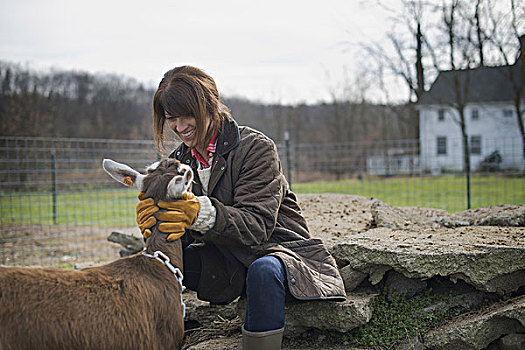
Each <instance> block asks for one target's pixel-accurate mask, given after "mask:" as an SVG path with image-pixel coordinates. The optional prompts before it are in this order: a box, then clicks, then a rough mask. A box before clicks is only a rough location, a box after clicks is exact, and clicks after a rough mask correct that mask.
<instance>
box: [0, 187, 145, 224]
mask: <svg viewBox="0 0 525 350" xmlns="http://www.w3.org/2000/svg"><path fill="white" fill-rule="evenodd" d="M137 202H138V199H137V192H136V191H134V190H131V189H109V190H108V189H103V190H90V191H85V192H68V193H58V195H57V198H56V210H55V211H54V209H53V208H54V205H53V196H52V195H51V193H49V192H31V193H20V192H17V193H2V194H0V214H1V217H2V222H3V223H38V224H46V225H50V224H53V223H56V224H59V225H64V224H66V225H93V224H97V225H118V226H133V225H135V224H136V223H135V206H136V205H137ZM54 212H55V213H56V215H54ZM54 218H56V220H54ZM54 221H55V222H54Z"/></svg>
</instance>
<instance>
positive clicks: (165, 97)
mask: <svg viewBox="0 0 525 350" xmlns="http://www.w3.org/2000/svg"><path fill="white" fill-rule="evenodd" d="M153 108H154V117H153V119H154V130H155V140H156V143H157V147H158V148H159V151H160V149H161V148H162V147H164V142H163V140H164V139H163V136H164V128H165V126H168V127H169V129H171V130H172V131H173V132H175V134H176V135H177V136H178V137H179V138H180V139H181V141H182V143H181V145H180V146H179V147H178V148H177V149H176V150H175V151H174V152H173V153H172V154H171V155H170V157H175V158H176V159H178V160H180V161H181V162H183V163H186V164H189V165H190V166H191V167H192V168H193V170H194V173H195V174H196V176H195V184H194V186H193V192H194V194H195V195H196V196H197V197H196V199H193V200H191V199H190V200H180V201H174V202H170V203H164V205H159V206H161V207H163V208H165V209H168V211H167V212H164V213H156V214H155V217H156V218H157V219H158V220H161V221H163V222H165V223H164V224H163V228H161V231H163V232H165V233H166V234H167V235H168V236H167V238H168V239H169V240H172V239H178V238H179V237H180V236H181V235H182V240H183V247H184V249H183V250H184V253H183V254H184V276H185V278H184V283H185V285H186V287H187V288H188V289H190V290H194V291H197V296H198V298H199V299H201V300H205V301H209V302H211V303H216V304H226V303H230V302H231V301H233V300H234V299H235V298H237V297H238V296H241V295H245V296H246V301H247V307H246V317H245V321H244V325H243V327H242V332H243V349H255V350H256V349H280V346H281V341H282V334H283V330H284V305H285V300H287V299H289V300H293V299H297V300H321V299H330V300H344V299H345V293H344V287H343V283H342V280H341V277H340V275H339V273H338V270H337V268H336V266H335V261H334V259H333V258H332V257H331V256H330V254H329V253H328V251H327V249H326V248H325V247H324V245H323V244H322V242H321V241H320V240H318V239H312V238H311V237H310V234H309V232H308V228H307V225H306V221H305V219H304V218H303V217H302V215H301V210H300V208H299V206H298V204H297V200H296V197H295V195H294V193H293V192H291V191H290V188H289V186H288V183H287V181H286V179H285V177H284V174H283V171H282V168H281V163H280V161H279V156H278V154H277V149H276V147H275V144H274V142H273V141H272V140H270V139H269V138H268V137H266V136H265V135H264V134H262V133H261V132H258V131H256V130H253V129H251V128H249V127H245V126H238V125H237V123H236V122H235V121H234V120H233V118H232V117H231V116H230V113H229V111H228V109H227V108H226V106H224V105H223V104H222V102H221V100H220V97H219V93H218V91H217V88H216V86H215V82H214V80H213V79H212V78H211V77H210V76H209V75H207V74H206V73H204V72H203V71H201V70H199V69H197V68H194V67H190V66H183V67H177V68H174V69H172V70H170V71H168V72H167V73H166V74H165V75H164V78H163V79H162V81H161V82H160V84H159V87H158V90H157V92H156V93H155V96H154V100H153ZM141 199H142V201H141V202H140V203H139V205H138V207H137V214H138V216H137V220H138V222H139V226H140V227H141V230H142V231H143V234H146V235H147V232H148V227H151V226H152V225H153V224H154V222H155V220H152V219H151V217H150V215H151V213H152V212H154V211H156V210H157V209H158V208H157V207H154V206H153V204H152V201H151V200H149V201H148V200H147V199H143V198H141ZM145 211H146V212H148V213H149V214H148V215H144V214H143V213H144V212H145ZM148 219H149V220H148ZM185 229H187V230H185ZM184 232H185V234H184Z"/></svg>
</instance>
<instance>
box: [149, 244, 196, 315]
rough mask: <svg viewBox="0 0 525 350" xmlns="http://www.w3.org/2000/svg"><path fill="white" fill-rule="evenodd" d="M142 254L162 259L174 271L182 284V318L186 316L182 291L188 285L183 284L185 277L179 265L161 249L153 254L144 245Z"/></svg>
mask: <svg viewBox="0 0 525 350" xmlns="http://www.w3.org/2000/svg"><path fill="white" fill-rule="evenodd" d="M142 255H144V256H145V257H148V258H152V259H155V260H158V261H160V262H161V263H162V264H163V265H166V267H167V268H168V269H170V271H171V272H172V273H173V275H174V276H175V278H176V279H177V282H179V284H180V304H181V306H182V318H185V317H186V304H184V301H183V300H182V292H184V290H185V289H186V287H184V286H183V285H182V280H183V279H184V275H183V274H182V272H181V271H180V269H179V268H178V267H175V266H173V264H172V263H171V262H170V258H169V257H168V256H167V255H166V254H164V253H163V252H161V251H160V250H157V251H155V252H154V253H153V254H149V253H146V247H144V249H143V250H142Z"/></svg>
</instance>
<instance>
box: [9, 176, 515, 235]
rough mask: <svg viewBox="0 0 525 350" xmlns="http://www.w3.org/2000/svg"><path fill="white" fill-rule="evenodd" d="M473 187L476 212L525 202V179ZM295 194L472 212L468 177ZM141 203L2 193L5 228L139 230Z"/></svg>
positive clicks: (111, 195) (347, 183) (342, 184)
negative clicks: (60, 226) (336, 195)
mask: <svg viewBox="0 0 525 350" xmlns="http://www.w3.org/2000/svg"><path fill="white" fill-rule="evenodd" d="M471 183H472V187H471V198H472V199H471V207H472V208H479V207H485V206H489V205H492V206H494V205H500V204H523V203H525V178H517V177H514V178H512V177H499V176H483V177H481V176H480V177H473V178H472V181H471ZM293 190H294V192H296V193H342V194H352V195H360V196H367V197H374V198H378V199H380V200H382V201H384V202H386V203H388V204H391V205H394V206H422V207H431V208H441V209H445V210H448V211H450V212H454V211H461V210H465V209H466V208H467V199H466V198H467V195H466V184H465V179H464V178H463V177H461V176H455V175H442V176H439V177H395V178H394V177H393V178H368V179H364V180H357V179H349V180H341V181H317V182H308V183H297V184H295V183H294V184H293ZM136 204H137V193H136V192H135V191H134V190H130V189H124V188H117V189H98V190H97V189H90V190H87V191H77V192H67V193H58V195H57V198H56V206H55V207H54V205H53V196H52V194H51V193H50V192H9V193H2V194H0V214H1V218H2V223H3V224H9V223H31V224H45V225H51V224H66V225H93V224H96V225H103V226H104V225H105V226H109V225H119V226H133V225H135V206H136ZM54 208H55V209H54ZM54 212H55V213H56V215H54Z"/></svg>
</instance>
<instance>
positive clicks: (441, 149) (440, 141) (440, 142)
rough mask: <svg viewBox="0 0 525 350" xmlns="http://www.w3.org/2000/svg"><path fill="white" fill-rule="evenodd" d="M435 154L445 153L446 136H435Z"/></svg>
mask: <svg viewBox="0 0 525 350" xmlns="http://www.w3.org/2000/svg"><path fill="white" fill-rule="evenodd" d="M437 154H438V155H445V154H447V137H446V136H438V137H437Z"/></svg>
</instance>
